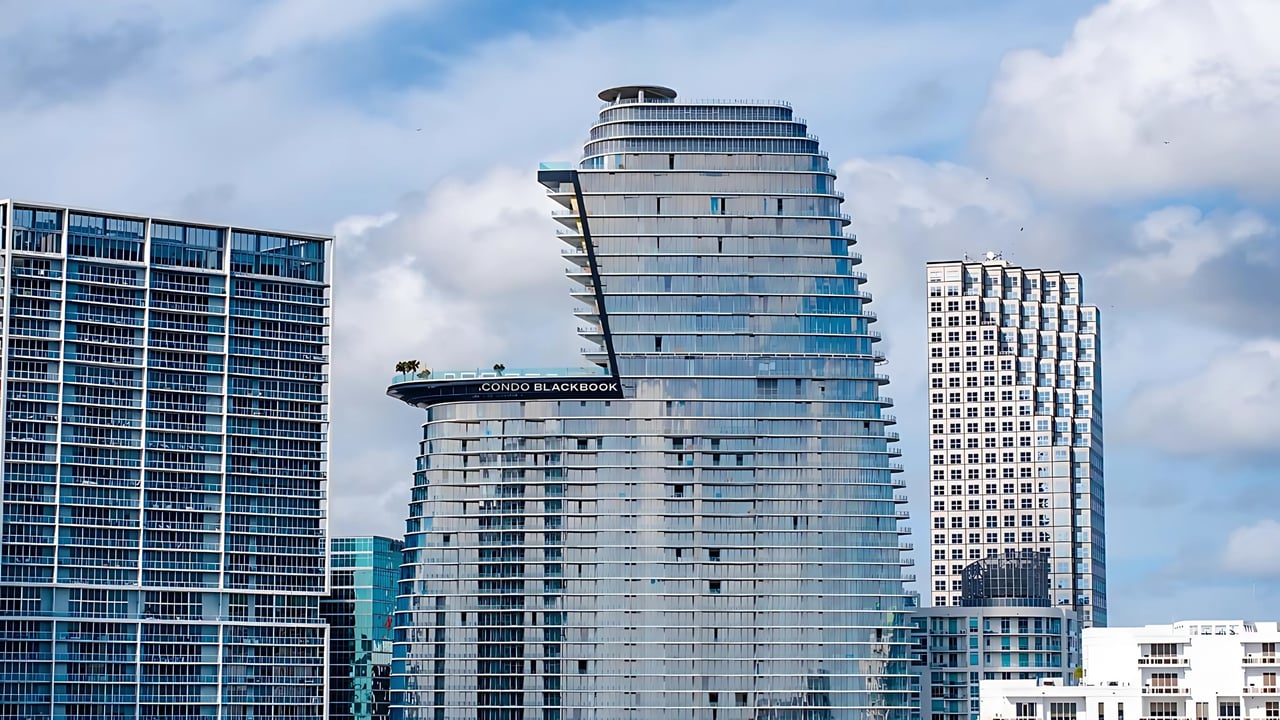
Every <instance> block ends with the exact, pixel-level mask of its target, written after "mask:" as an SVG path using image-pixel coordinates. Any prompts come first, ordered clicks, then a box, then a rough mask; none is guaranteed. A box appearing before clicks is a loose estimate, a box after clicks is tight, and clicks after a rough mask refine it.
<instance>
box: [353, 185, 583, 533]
mask: <svg viewBox="0 0 1280 720" xmlns="http://www.w3.org/2000/svg"><path fill="white" fill-rule="evenodd" d="M554 207H555V205H554V203H552V202H551V201H550V200H548V199H547V198H546V197H545V194H544V192H543V190H542V188H541V186H539V185H538V184H537V183H536V182H534V181H533V180H532V179H531V178H530V177H529V175H528V173H523V172H520V171H516V170H512V169H509V168H502V169H498V170H495V171H493V172H491V173H489V174H487V175H485V176H483V177H481V178H479V179H478V180H476V181H475V182H460V181H450V182H445V183H440V184H439V185H437V186H436V188H434V189H433V190H432V192H430V193H429V194H428V195H426V196H425V197H423V198H421V199H420V200H417V201H414V202H412V203H408V204H406V208H405V209H404V210H403V211H402V212H399V213H388V214H386V215H382V216H376V217H373V216H352V217H349V218H346V219H344V220H342V221H340V222H339V223H338V224H337V228H336V230H335V234H336V236H337V241H336V242H337V248H338V253H337V258H336V260H335V262H336V263H337V265H336V275H337V276H336V277H335V279H334V292H335V299H334V318H335V320H334V323H335V327H334V337H333V347H334V368H333V371H334V377H335V386H334V391H333V408H334V413H333V427H332V437H333V443H334V453H333V456H334V462H333V473H332V476H333V479H334V481H333V483H332V496H333V498H334V502H333V504H332V505H331V507H330V513H331V516H332V518H333V521H334V523H335V525H336V526H338V527H341V528H342V531H343V532H381V533H389V532H393V531H394V529H395V528H398V527H399V525H398V523H399V519H400V518H401V517H402V516H403V515H404V508H405V502H406V501H407V498H408V492H409V490H408V488H409V481H410V475H411V473H412V470H413V457H414V454H415V441H416V439H417V438H418V436H419V431H418V428H417V426H418V425H419V424H421V422H422V421H423V419H424V418H423V414H422V412H421V411H420V410H416V409H413V408H409V407H408V406H405V405H402V404H400V403H399V402H397V401H395V400H392V399H391V398H388V397H387V396H386V388H387V383H388V381H389V380H390V379H391V376H392V375H393V374H394V372H393V368H394V366H395V363H396V362H398V361H400V360H408V359H417V360H420V361H422V363H423V365H424V366H426V367H429V368H432V369H434V370H445V369H460V368H474V367H488V366H489V365H492V364H493V363H494V362H499V361H500V362H504V363H506V364H507V365H509V366H511V367H516V366H517V365H526V366H528V365H534V366H536V365H549V366H559V365H570V364H575V363H576V362H578V358H577V353H576V352H575V351H576V349H577V348H578V347H579V342H578V340H577V336H576V335H575V333H574V326H575V324H576V323H575V319H574V317H573V314H572V307H573V301H572V299H571V298H570V297H569V296H568V290H569V288H570V286H571V283H570V281H568V280H566V279H565V277H564V271H563V268H564V267H566V264H565V263H563V261H562V260H561V259H560V248H561V247H565V246H564V245H563V243H561V242H560V241H559V240H558V239H557V238H556V236H555V226H556V225H555V223H554V222H553V221H552V220H551V219H550V211H551V210H552V209H553V208H554Z"/></svg>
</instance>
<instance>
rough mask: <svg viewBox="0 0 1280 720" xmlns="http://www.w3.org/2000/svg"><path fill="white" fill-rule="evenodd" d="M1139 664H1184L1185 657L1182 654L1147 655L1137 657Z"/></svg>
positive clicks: (1185, 661)
mask: <svg viewBox="0 0 1280 720" xmlns="http://www.w3.org/2000/svg"><path fill="white" fill-rule="evenodd" d="M1138 664H1139V665H1186V664H1188V661H1187V658H1186V657H1184V656H1182V655H1147V656H1145V657H1140V658H1138Z"/></svg>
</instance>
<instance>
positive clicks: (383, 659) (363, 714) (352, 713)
mask: <svg viewBox="0 0 1280 720" xmlns="http://www.w3.org/2000/svg"><path fill="white" fill-rule="evenodd" d="M329 547H330V553H329V585H330V588H329V595H328V596H327V597H325V599H324V600H322V601H321V602H320V615H321V616H323V617H324V620H325V622H327V623H329V720H386V719H387V718H388V717H390V714H391V636H392V618H393V613H394V612H395V604H396V581H397V580H399V579H400V560H401V551H402V550H404V541H403V540H393V539H391V538H386V537H377V536H373V537H343V538H333V540H332V542H331V543H330V545H329Z"/></svg>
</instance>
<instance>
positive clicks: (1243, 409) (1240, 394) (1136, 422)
mask: <svg viewBox="0 0 1280 720" xmlns="http://www.w3.org/2000/svg"><path fill="white" fill-rule="evenodd" d="M1174 345H1175V347H1173V348H1170V350H1172V351H1174V352H1178V351H1182V350H1194V345H1193V344H1192V343H1190V342H1188V338H1187V337H1185V336H1184V337H1181V338H1179V339H1178V341H1177V342H1176V343H1174ZM1152 356H1153V357H1156V356H1158V353H1156V352H1153V353H1152ZM1122 433H1123V435H1124V436H1126V437H1127V438H1130V439H1135V440H1138V441H1140V442H1143V443H1145V444H1147V445H1149V446H1152V447H1154V448H1156V449H1159V450H1163V451H1166V452H1170V453H1174V454H1178V455H1217V456H1220V457H1221V456H1224V455H1228V454H1233V453H1240V452H1245V453H1268V454H1275V453H1280V340H1255V341H1250V342H1245V343H1243V344H1241V345H1239V346H1237V347H1235V348H1233V349H1230V350H1228V351H1225V352H1222V353H1219V354H1217V355H1215V356H1213V357H1212V359H1211V360H1210V361H1209V363H1208V364H1207V365H1204V366H1203V367H1201V368H1200V369H1199V371H1198V372H1196V373H1194V374H1192V375H1190V376H1186V377H1183V378H1182V379H1180V380H1176V381H1172V382H1166V383H1158V384H1157V383H1151V384H1146V385H1143V386H1140V387H1138V388H1137V389H1136V390H1135V391H1134V393H1133V396H1132V397H1131V398H1130V401H1129V404H1128V407H1126V408H1125V411H1124V415H1123V426H1122Z"/></svg>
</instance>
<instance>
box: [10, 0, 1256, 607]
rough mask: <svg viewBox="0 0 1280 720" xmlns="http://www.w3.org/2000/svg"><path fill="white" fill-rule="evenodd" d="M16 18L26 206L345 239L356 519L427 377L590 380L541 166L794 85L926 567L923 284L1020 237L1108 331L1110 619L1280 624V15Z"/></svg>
mask: <svg viewBox="0 0 1280 720" xmlns="http://www.w3.org/2000/svg"><path fill="white" fill-rule="evenodd" d="M0 7H2V8H3V11H4V12H3V14H4V16H5V23H4V24H3V27H0V44H3V46H4V47H5V48H6V51H5V52H4V53H3V54H0V97H4V98H5V102H4V103H3V105H0V196H7V197H13V198H19V199H28V200H40V201H48V202H61V203H66V204H72V205H78V206H84V207H97V208H111V209H114V210H119V211H125V212H132V213H138V214H155V215H170V216H179V217H183V218H189V219H195V220H205V221H211V222H218V223H222V224H239V225H251V226H252V225H257V226H263V227H270V228H282V229H293V230H299V231H309V232H321V233H331V234H334V235H336V237H337V241H336V248H335V253H336V254H335V259H334V264H335V281H334V295H335V300H334V314H335V321H334V335H333V387H332V418H333V423H332V443H331V467H330V470H331V481H330V512H331V521H330V529H331V531H332V532H333V533H334V534H336V535H337V534H384V535H399V534H401V533H402V532H403V519H404V516H405V511H406V505H407V501H408V499H409V484H410V479H411V473H412V471H413V465H414V455H415V453H416V442H415V440H416V438H417V437H419V434H420V432H421V431H420V428H419V425H420V423H421V421H422V417H421V412H420V411H418V410H414V409H412V408H409V407H407V406H403V405H401V404H399V403H398V402H396V401H394V400H391V399H390V398H388V397H386V395H385V390H386V385H387V383H388V381H389V380H390V377H391V375H392V374H393V370H394V365H395V363H396V362H397V361H400V360H405V359H410V358H417V359H419V360H421V361H422V362H423V364H424V365H425V366H427V367H431V368H436V369H448V368H466V367H488V366H490V365H492V364H493V363H495V362H503V363H505V364H506V365H508V366H510V367H517V366H530V365H533V366H537V365H561V364H577V363H578V362H579V356H578V351H579V349H580V348H581V347H582V346H583V344H584V343H583V342H582V341H580V340H579V339H578V338H577V336H576V334H575V332H574V328H575V326H576V323H575V318H574V317H573V316H572V307H573V304H572V301H571V300H570V298H569V295H568V291H569V289H570V283H569V281H568V280H566V279H565V278H564V273H563V268H564V267H565V264H564V263H563V262H562V261H561V259H560V251H559V248H560V243H559V241H558V240H557V239H556V238H555V236H554V232H553V230H554V227H555V225H554V223H553V222H552V221H551V220H550V211H551V210H552V209H553V205H552V203H551V202H550V201H548V200H547V199H546V198H545V196H544V190H543V188H542V187H541V186H539V185H538V184H537V182H536V180H535V172H536V167H537V163H538V162H539V161H544V160H574V159H576V158H577V157H578V156H579V154H580V152H581V143H582V140H583V139H584V138H585V136H586V133H587V129H588V128H589V126H590V124H591V123H592V121H593V119H594V118H595V113H596V111H597V109H598V105H599V101H598V100H597V99H596V96H595V95H596V93H597V92H598V91H599V90H600V89H602V88H605V87H610V86H614V85H622V84H632V83H645V84H658V85H665V86H669V87H673V88H675V89H676V90H678V91H679V93H680V94H681V96H682V97H692V98H699V97H701V98H782V99H786V100H788V101H790V102H792V103H793V104H794V106H795V108H796V114H797V115H799V116H802V117H804V118H807V120H808V123H809V129H810V132H813V133H816V134H818V135H819V136H820V137H821V138H822V146H823V148H824V149H825V150H827V151H828V152H830V155H831V160H832V164H833V166H834V167H836V168H837V169H838V172H839V180H838V181H837V187H838V188H839V189H840V190H841V191H842V192H844V193H845V194H846V196H847V200H846V203H845V211H846V212H849V213H850V214H851V215H852V216H853V218H854V222H853V226H852V228H851V229H852V230H854V231H855V232H856V233H857V234H858V238H859V241H858V246H857V247H856V248H855V250H857V251H859V252H861V253H862V254H863V256H864V258H865V260H864V264H863V266H862V267H860V268H859V269H860V270H863V271H865V272H866V273H867V274H868V275H869V278H870V280H869V282H868V284H867V286H866V287H867V289H868V290H869V291H871V292H872V293H873V294H874V296H875V302H874V306H873V309H874V310H876V311H877V313H878V314H879V317H880V322H879V323H878V327H877V329H878V330H879V331H881V332H882V333H884V336H885V341H884V343H883V344H882V346H881V347H882V349H883V350H885V352H886V353H887V355H888V357H889V362H888V364H887V366H886V370H885V371H886V372H888V373H889V374H890V376H891V377H892V384H891V385H890V386H889V389H888V393H889V394H891V395H893V396H894V397H895V399H896V400H897V407H896V408H895V410H894V412H895V413H896V414H897V416H898V418H899V427H898V430H899V431H900V432H901V433H902V435H903V441H902V443H901V447H902V450H903V453H904V457H903V461H904V463H905V464H906V467H907V471H906V477H907V478H908V483H909V492H910V493H911V494H912V497H913V501H912V503H911V507H912V510H913V515H914V517H915V520H914V522H913V526H914V527H915V528H916V534H917V535H916V537H915V538H914V540H915V542H916V544H917V545H918V546H921V547H923V546H926V545H927V540H928V538H927V534H926V533H927V529H926V528H927V525H928V520H927V518H928V506H927V504H926V502H927V477H928V476H927V469H928V468H927V466H926V463H927V455H926V443H925V433H926V432H927V427H926V422H925V406H924V404H925V373H926V370H927V366H926V362H925V360H924V355H923V351H924V342H925V333H926V327H925V310H924V288H925V282H924V268H923V265H924V263H925V261H926V260H929V259H955V258H959V257H962V256H963V255H964V254H966V253H969V254H972V255H975V256H976V255H980V254H981V253H983V252H986V251H988V250H995V251H1000V252H1002V253H1004V256H1005V257H1006V258H1007V259H1009V260H1011V261H1012V262H1014V263H1016V264H1021V265H1026V266H1031V267H1045V268H1057V269H1063V270H1071V271H1077V272H1080V273H1082V274H1083V276H1084V279H1085V291H1084V292H1085V299H1086V301H1087V302H1090V303H1094V304H1097V305H1098V306H1099V307H1100V308H1101V309H1102V315H1103V322H1102V333H1103V375H1104V390H1105V394H1104V399H1105V406H1104V407H1105V425H1106V446H1105V447H1106V501H1107V508H1106V509H1107V518H1106V528H1107V536H1108V537H1107V539H1108V543H1107V553H1108V586H1109V587H1108V593H1109V603H1110V608H1109V611H1110V621H1111V624H1112V625H1131V624H1142V623H1165V622H1170V621H1173V620H1179V619H1229V618H1247V619H1255V620H1266V619H1272V620H1274V619H1277V617H1276V614H1275V608H1276V607H1277V601H1278V600H1280V510H1278V509H1277V508H1280V471H1277V469H1276V468H1277V461H1278V460H1280V283H1278V282H1277V278H1280V245H1278V244H1277V229H1276V228H1277V222H1278V220H1280V142H1277V140H1276V134H1275V133H1276V128H1278V127H1280V43H1276V42H1274V38H1273V37H1272V35H1273V34H1269V33H1268V32H1267V30H1268V29H1269V28H1276V27H1280V3H1276V2H1274V0H1112V1H1111V2H1106V3H1100V4H1099V3H1092V2H1076V1H1073V0H1064V1H1062V2H1055V3H1025V2H1016V1H1015V0H1003V1H1002V0H992V1H989V2H984V3H971V2H962V1H961V0H931V1H926V0H913V1H911V2H904V3H883V2H874V1H871V0H867V1H861V2H860V1H857V0H830V1H829V2H828V1H825V0H804V1H802V2H791V3H777V2H770V1H767V0H704V1H703V2H699V3H683V2H677V1H675V0H640V1H638V2H626V1H621V0H619V1H615V2H609V3H604V2H593V1H589V0H544V1H543V2H524V1H523V0H511V1H509V2H501V1H499V0H415V1H409V0H368V1H367V2H358V3H353V2H349V1H348V0H260V1H254V2H249V1H248V0H227V1H224V2H218V3H173V2H161V1H159V0H157V1H155V2H144V1H139V2H130V1H126V0H101V1H100V2H94V3H83V2H73V1H72V0H46V2H42V3H30V2H21V1H19V0H0ZM917 562H918V563H919V564H918V565H917V572H918V574H919V575H920V576H921V577H922V578H924V579H926V580H927V577H928V564H929V563H928V558H927V557H924V556H921V557H919V558H918V559H917ZM920 589H921V590H927V588H924V587H921V588H920Z"/></svg>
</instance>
